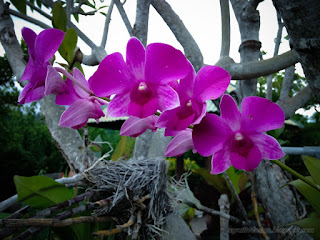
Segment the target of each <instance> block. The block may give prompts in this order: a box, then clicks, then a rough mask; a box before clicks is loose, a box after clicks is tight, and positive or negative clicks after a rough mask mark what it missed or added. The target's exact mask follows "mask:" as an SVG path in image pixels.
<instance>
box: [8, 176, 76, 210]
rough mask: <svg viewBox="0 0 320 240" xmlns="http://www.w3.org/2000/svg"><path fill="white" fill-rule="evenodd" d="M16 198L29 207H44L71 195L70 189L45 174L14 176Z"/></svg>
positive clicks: (64, 199) (66, 198)
mask: <svg viewBox="0 0 320 240" xmlns="http://www.w3.org/2000/svg"><path fill="white" fill-rule="evenodd" d="M14 183H15V185H16V189H17V193H18V200H19V201H24V202H26V203H27V204H28V205H30V206H31V207H36V208H46V207H50V206H53V205H55V204H58V203H60V202H63V201H66V200H68V199H70V198H72V197H73V194H72V193H71V191H70V190H69V189H68V188H67V187H66V186H64V185H63V184H60V183H57V182H56V181H54V180H53V179H52V178H49V177H45V176H33V177H22V176H14Z"/></svg>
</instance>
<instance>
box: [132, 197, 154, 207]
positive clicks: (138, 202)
mask: <svg viewBox="0 0 320 240" xmlns="http://www.w3.org/2000/svg"><path fill="white" fill-rule="evenodd" d="M150 198H151V197H150V195H149V194H147V195H145V196H143V197H142V198H138V199H133V200H134V201H135V202H136V203H137V204H138V206H139V207H140V208H141V209H142V210H144V209H146V208H147V206H146V205H144V204H143V202H144V201H145V200H147V199H150Z"/></svg>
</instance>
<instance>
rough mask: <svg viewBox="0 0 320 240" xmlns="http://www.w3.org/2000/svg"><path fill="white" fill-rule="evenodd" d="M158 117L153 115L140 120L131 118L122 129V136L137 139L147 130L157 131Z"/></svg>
mask: <svg viewBox="0 0 320 240" xmlns="http://www.w3.org/2000/svg"><path fill="white" fill-rule="evenodd" d="M157 119H158V116H155V115H152V116H149V117H147V118H138V117H134V116H130V117H129V118H128V119H127V120H126V121H125V122H124V123H123V124H122V127H121V129H120V135H122V136H131V137H137V136H139V135H141V134H142V133H144V132H145V131H146V130H147V129H151V130H156V129H157V128H156V127H155V123H156V121H157Z"/></svg>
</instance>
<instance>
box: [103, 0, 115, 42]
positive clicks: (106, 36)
mask: <svg viewBox="0 0 320 240" xmlns="http://www.w3.org/2000/svg"><path fill="white" fill-rule="evenodd" d="M113 6H114V0H111V3H110V5H109V8H108V12H107V15H106V20H105V22H104V29H103V34H102V39H101V44H100V47H102V48H105V47H106V43H107V38H108V32H109V25H110V20H111V14H112V10H113Z"/></svg>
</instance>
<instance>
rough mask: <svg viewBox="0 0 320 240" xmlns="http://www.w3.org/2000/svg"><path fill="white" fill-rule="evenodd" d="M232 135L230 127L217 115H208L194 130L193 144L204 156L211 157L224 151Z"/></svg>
mask: <svg viewBox="0 0 320 240" xmlns="http://www.w3.org/2000/svg"><path fill="white" fill-rule="evenodd" d="M231 134H232V132H231V130H230V128H229V127H228V125H227V124H226V123H225V122H224V121H223V120H222V119H221V118H220V117H219V116H217V115H215V114H207V115H206V116H205V117H204V118H203V119H202V121H201V122H200V124H198V125H195V126H194V128H193V134H192V138H193V143H194V146H195V149H196V150H197V151H198V152H199V153H200V154H201V155H202V156H205V157H206V156H210V155H212V154H214V153H215V152H217V151H219V150H220V149H222V147H223V146H224V144H225V142H226V140H227V139H228V138H229V137H230V135H231Z"/></svg>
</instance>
